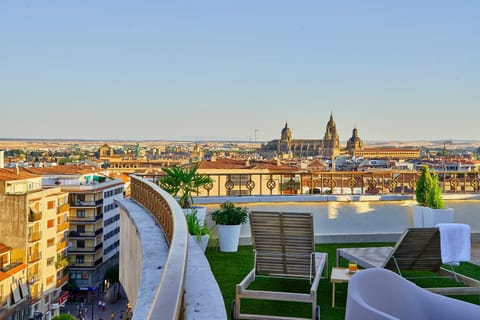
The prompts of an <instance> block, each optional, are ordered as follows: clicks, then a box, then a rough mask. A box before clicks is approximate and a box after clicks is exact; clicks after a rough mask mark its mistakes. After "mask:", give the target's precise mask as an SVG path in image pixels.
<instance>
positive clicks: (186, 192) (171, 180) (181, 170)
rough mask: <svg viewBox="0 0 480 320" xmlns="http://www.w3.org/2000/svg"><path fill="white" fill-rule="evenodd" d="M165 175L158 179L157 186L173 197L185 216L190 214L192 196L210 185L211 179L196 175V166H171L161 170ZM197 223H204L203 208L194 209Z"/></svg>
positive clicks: (204, 210) (204, 211) (204, 209)
mask: <svg viewBox="0 0 480 320" xmlns="http://www.w3.org/2000/svg"><path fill="white" fill-rule="evenodd" d="M162 171H163V172H164V173H165V175H164V176H163V177H162V178H160V180H159V181H158V185H159V186H160V187H161V188H162V189H164V190H165V191H167V192H168V193H169V194H171V195H172V196H173V197H175V198H176V199H177V201H178V204H179V205H180V207H182V209H184V210H183V211H184V212H185V214H188V213H192V210H191V209H192V204H193V194H198V193H199V190H200V188H201V187H204V186H205V185H207V184H209V183H212V178H210V177H209V176H207V175H204V174H200V173H198V164H196V165H194V166H193V167H179V166H173V167H169V168H162ZM194 209H196V215H197V217H198V219H199V221H200V222H201V223H202V224H203V223H204V221H205V213H206V208H205V207H199V206H196V207H194Z"/></svg>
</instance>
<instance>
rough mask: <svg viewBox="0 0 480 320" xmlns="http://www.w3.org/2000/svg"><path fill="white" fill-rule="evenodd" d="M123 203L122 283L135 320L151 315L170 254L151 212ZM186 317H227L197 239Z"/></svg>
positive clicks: (191, 245)
mask: <svg viewBox="0 0 480 320" xmlns="http://www.w3.org/2000/svg"><path fill="white" fill-rule="evenodd" d="M117 203H118V204H119V206H120V283H121V284H122V286H123V288H124V289H125V292H126V294H127V297H128V300H129V303H130V304H131V305H132V309H133V320H140V319H142V320H145V319H149V317H148V314H149V310H150V309H151V307H152V303H153V301H154V300H155V292H156V289H157V287H158V285H159V283H160V281H161V279H162V271H163V266H164V265H165V262H166V261H167V256H168V250H169V249H168V245H167V242H166V240H165V237H164V233H163V231H162V229H161V228H160V227H159V226H158V225H157V223H156V222H155V220H154V219H153V218H152V216H151V215H150V213H149V212H147V211H146V210H145V209H144V208H143V207H141V206H139V205H137V204H136V203H135V202H133V201H131V200H121V201H117ZM188 243H189V244H188V259H187V268H186V271H185V285H184V289H185V296H184V319H211V320H224V319H227V314H226V310H225V304H224V302H223V297H222V294H221V291H220V288H219V286H218V284H217V281H216V280H215V277H214V276H213V274H212V271H211V269H210V265H209V263H208V260H207V258H206V257H205V255H204V253H203V252H202V250H200V248H199V247H198V245H197V243H196V242H195V241H193V239H192V240H191V241H188Z"/></svg>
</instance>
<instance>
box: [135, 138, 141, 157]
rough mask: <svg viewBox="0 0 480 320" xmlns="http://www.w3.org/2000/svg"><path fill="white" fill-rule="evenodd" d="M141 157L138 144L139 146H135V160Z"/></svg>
mask: <svg viewBox="0 0 480 320" xmlns="http://www.w3.org/2000/svg"><path fill="white" fill-rule="evenodd" d="M139 155H140V146H139V144H138V142H137V144H136V145H135V159H138V156H139Z"/></svg>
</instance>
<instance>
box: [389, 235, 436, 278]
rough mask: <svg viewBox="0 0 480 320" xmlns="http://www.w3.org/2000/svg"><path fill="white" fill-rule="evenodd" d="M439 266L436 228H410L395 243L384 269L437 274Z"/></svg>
mask: <svg viewBox="0 0 480 320" xmlns="http://www.w3.org/2000/svg"><path fill="white" fill-rule="evenodd" d="M441 264H442V260H441V255H440V232H439V230H438V228H410V229H408V230H407V232H405V233H404V234H403V235H402V237H401V238H400V239H399V241H397V244H396V246H395V247H394V248H393V250H392V253H391V256H390V257H389V258H387V260H386V263H385V266H384V267H385V268H387V269H391V270H394V271H398V270H397V266H398V268H399V269H400V271H403V270H423V271H434V272H438V271H439V270H440V266H441Z"/></svg>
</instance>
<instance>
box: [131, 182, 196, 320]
mask: <svg viewBox="0 0 480 320" xmlns="http://www.w3.org/2000/svg"><path fill="white" fill-rule="evenodd" d="M131 198H132V199H133V200H135V201H136V202H137V203H139V204H141V205H142V206H143V207H144V208H145V209H146V210H148V211H149V212H150V213H151V214H152V215H153V217H154V219H155V220H156V221H157V223H158V224H159V225H160V226H161V227H162V229H163V231H164V233H165V236H166V239H167V242H168V244H169V253H168V257H167V261H166V263H165V265H164V268H163V273H162V279H161V281H160V284H159V286H158V287H157V291H156V294H155V301H154V303H153V304H152V306H151V308H150V311H149V319H181V318H182V317H183V311H182V309H183V299H184V297H183V294H184V283H185V270H186V265H187V254H188V252H187V247H188V245H187V244H188V230H187V226H186V222H185V218H184V214H183V211H182V210H181V208H180V206H179V205H178V204H177V203H176V202H175V201H174V200H173V198H171V196H169V195H168V194H167V193H166V192H165V191H164V190H162V189H160V188H159V187H158V186H157V185H155V184H154V183H152V182H150V181H148V180H146V179H141V178H139V177H137V176H131ZM168 199H171V200H172V201H169V200H168Z"/></svg>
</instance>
